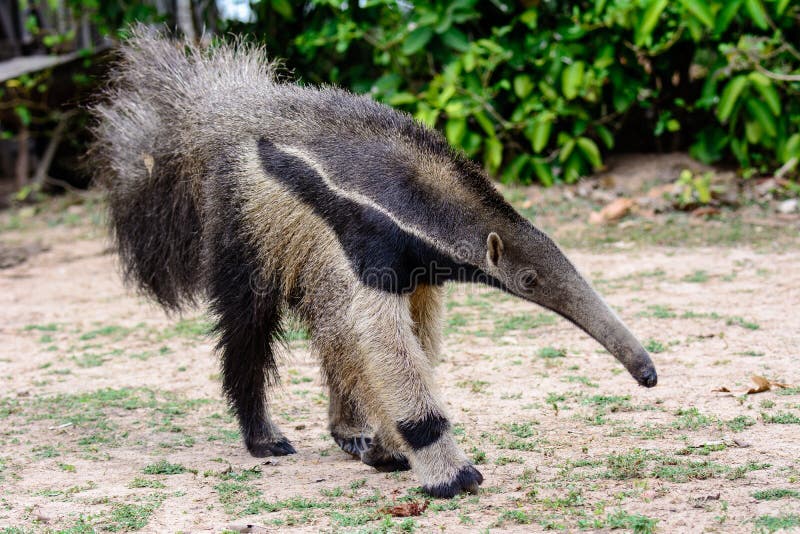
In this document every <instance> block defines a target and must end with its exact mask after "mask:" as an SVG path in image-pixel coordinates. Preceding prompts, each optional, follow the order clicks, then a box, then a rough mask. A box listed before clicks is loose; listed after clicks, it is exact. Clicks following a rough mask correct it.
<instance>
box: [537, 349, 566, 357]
mask: <svg viewBox="0 0 800 534" xmlns="http://www.w3.org/2000/svg"><path fill="white" fill-rule="evenodd" d="M538 355H539V357H540V358H545V359H552V358H565V357H566V356H567V349H556V348H554V347H542V348H541V349H539V352H538Z"/></svg>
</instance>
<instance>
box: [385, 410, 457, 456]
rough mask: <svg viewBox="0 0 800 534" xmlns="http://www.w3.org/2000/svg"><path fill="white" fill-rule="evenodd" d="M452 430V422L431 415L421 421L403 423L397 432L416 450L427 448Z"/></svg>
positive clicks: (398, 426) (398, 425) (399, 424)
mask: <svg viewBox="0 0 800 534" xmlns="http://www.w3.org/2000/svg"><path fill="white" fill-rule="evenodd" d="M449 429H450V421H448V420H447V419H445V418H444V417H442V416H440V415H432V414H429V415H427V416H426V417H425V419H421V420H419V421H402V422H400V423H398V424H397V430H399V431H400V434H401V435H402V436H403V439H405V440H406V442H407V443H408V444H409V445H411V447H412V448H413V449H414V450H417V449H421V448H423V447H427V446H428V445H430V444H431V443H434V442H435V441H436V440H438V439H439V437H441V435H442V434H443V433H445V432H447V431H448V430H449Z"/></svg>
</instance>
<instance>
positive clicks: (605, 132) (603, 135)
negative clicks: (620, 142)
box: [594, 125, 614, 150]
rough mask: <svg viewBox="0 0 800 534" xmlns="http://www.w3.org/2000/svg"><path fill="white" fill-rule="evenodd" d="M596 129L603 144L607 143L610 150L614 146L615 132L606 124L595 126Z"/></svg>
mask: <svg viewBox="0 0 800 534" xmlns="http://www.w3.org/2000/svg"><path fill="white" fill-rule="evenodd" d="M594 131H595V132H597V136H598V137H599V138H600V140H601V141H602V142H603V144H604V145H606V148H608V149H609V150H610V149H612V148H614V134H612V133H611V130H609V129H608V128H606V127H605V126H602V125H599V126H595V128H594Z"/></svg>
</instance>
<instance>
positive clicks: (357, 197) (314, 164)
mask: <svg viewBox="0 0 800 534" xmlns="http://www.w3.org/2000/svg"><path fill="white" fill-rule="evenodd" d="M275 148H277V149H278V150H280V151H281V152H283V153H284V154H289V155H292V156H294V157H296V158H298V159H300V160H302V161H303V162H304V163H306V164H307V165H308V166H309V167H311V168H312V169H314V170H315V171H316V172H317V174H319V175H320V177H321V178H322V181H323V183H324V184H325V186H326V187H327V188H328V189H330V190H331V191H333V192H334V193H335V194H337V195H339V196H340V197H344V198H346V199H347V200H350V201H351V202H355V203H356V204H360V205H362V206H366V207H369V208H372V209H374V210H376V211H378V212H380V213H382V214H384V215H385V216H386V217H388V218H389V219H390V220H391V221H392V222H393V223H394V224H396V225H397V227H398V228H400V229H401V230H403V231H404V232H407V233H409V234H411V235H413V236H415V237H417V238H419V239H421V240H423V241H425V242H426V243H428V244H429V245H431V246H433V247H436V248H437V249H439V250H440V251H442V252H444V253H446V254H448V255H449V256H451V257H456V256H455V253H454V251H453V250H451V248H450V247H449V246H448V244H447V243H443V242H442V241H440V240H438V239H436V238H434V237H432V236H430V235H428V234H426V233H425V232H423V231H422V230H421V229H420V228H418V227H416V226H414V225H412V224H408V223H406V222H404V221H401V220H400V219H399V218H397V216H396V215H395V214H394V213H392V212H390V211H389V210H387V209H386V208H385V207H383V206H381V205H380V204H378V203H376V202H375V201H374V200H372V199H371V198H369V197H368V196H366V195H364V194H363V193H359V192H357V191H348V190H347V189H343V188H342V187H341V186H339V185H338V184H337V183H336V182H334V181H333V180H331V179H330V177H329V176H328V174H327V173H326V172H325V169H324V168H323V167H322V164H320V163H319V162H318V161H317V160H316V159H314V158H313V157H312V156H311V155H310V154H308V153H307V152H305V151H303V150H301V149H300V148H297V147H293V146H289V145H275Z"/></svg>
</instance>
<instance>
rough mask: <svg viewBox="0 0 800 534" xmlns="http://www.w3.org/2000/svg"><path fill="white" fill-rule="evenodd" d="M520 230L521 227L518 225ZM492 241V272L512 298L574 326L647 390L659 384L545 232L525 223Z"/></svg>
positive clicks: (632, 341) (641, 353) (635, 345)
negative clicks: (514, 297)
mask: <svg viewBox="0 0 800 534" xmlns="http://www.w3.org/2000/svg"><path fill="white" fill-rule="evenodd" d="M515 226H516V225H515ZM501 234H502V231H501V230H498V231H496V232H495V231H493V232H490V233H489V234H488V236H487V238H486V257H485V265H486V267H485V269H486V271H487V272H488V273H489V274H490V275H491V276H493V277H494V278H496V279H498V280H499V281H500V282H501V283H502V284H503V285H504V286H505V288H506V289H507V290H508V291H510V292H511V293H513V294H515V295H517V296H519V297H521V298H524V299H526V300H529V301H531V302H535V303H536V304H539V305H541V306H544V307H545V308H547V309H550V310H552V311H554V312H556V313H558V314H560V315H562V316H563V317H565V318H567V319H569V320H570V321H572V322H573V323H574V324H575V325H577V326H578V327H580V328H581V329H583V330H584V331H585V332H586V333H588V334H589V335H590V336H592V337H593V338H594V339H596V340H597V341H599V342H600V344H601V345H603V346H604V347H605V348H606V349H608V351H609V352H611V354H613V355H614V357H616V358H617V359H618V360H619V361H620V362H622V364H623V365H624V366H625V368H626V369H627V370H628V372H630V374H631V375H632V376H633V377H634V378H635V379H636V380H637V381H638V382H639V384H641V385H643V386H646V387H653V386H655V385H656V382H657V381H658V377H657V375H656V370H655V367H654V366H653V362H652V361H651V360H650V355H649V354H648V353H647V351H646V350H645V349H644V347H642V345H641V344H640V343H639V341H637V340H636V338H635V337H634V336H633V334H631V332H630V331H629V330H628V328H627V327H626V326H625V325H624V324H623V323H622V321H621V320H620V319H619V317H617V315H616V314H615V313H614V312H613V311H612V310H611V308H609V307H608V305H607V304H606V303H605V302H604V301H603V299H602V298H600V296H599V295H598V294H597V293H596V292H595V290H594V289H592V287H591V285H590V284H589V283H588V282H587V281H586V280H585V279H584V278H583V276H581V274H580V273H579V272H578V270H577V269H576V268H575V267H574V266H573V265H572V263H571V262H570V261H569V260H568V259H567V257H566V256H565V255H564V253H563V252H561V250H560V249H559V248H558V246H556V244H555V243H554V242H553V240H552V239H550V238H549V237H548V236H547V235H546V234H545V233H544V232H541V231H540V230H538V229H536V228H535V227H533V225H531V224H530V223H528V222H527V221H525V222H524V223H521V224H520V225H519V226H518V227H517V228H515V229H514V231H509V232H507V235H501Z"/></svg>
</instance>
